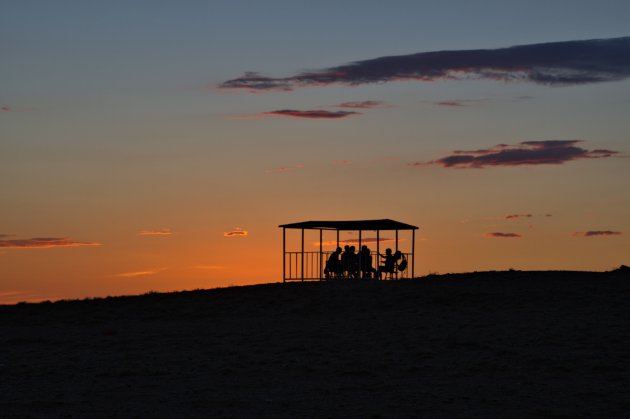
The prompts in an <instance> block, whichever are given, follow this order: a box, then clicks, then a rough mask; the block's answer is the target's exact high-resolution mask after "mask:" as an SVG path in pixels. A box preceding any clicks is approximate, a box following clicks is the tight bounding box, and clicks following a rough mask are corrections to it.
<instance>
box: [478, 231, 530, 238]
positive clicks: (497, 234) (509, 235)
mask: <svg viewBox="0 0 630 419" xmlns="http://www.w3.org/2000/svg"><path fill="white" fill-rule="evenodd" d="M484 237H488V238H491V239H520V238H521V237H523V236H521V235H520V234H517V233H502V232H499V231H495V232H493V233H486V234H484Z"/></svg>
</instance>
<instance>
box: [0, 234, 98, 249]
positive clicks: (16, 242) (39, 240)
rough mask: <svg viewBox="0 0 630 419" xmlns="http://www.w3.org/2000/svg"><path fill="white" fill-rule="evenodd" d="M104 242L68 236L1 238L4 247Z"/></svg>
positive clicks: (58, 245)
mask: <svg viewBox="0 0 630 419" xmlns="http://www.w3.org/2000/svg"><path fill="white" fill-rule="evenodd" d="M101 245H102V243H96V242H81V241H76V240H71V239H70V238H68V237H34V238H31V239H13V240H0V248H4V249H50V248H53V247H79V246H101Z"/></svg>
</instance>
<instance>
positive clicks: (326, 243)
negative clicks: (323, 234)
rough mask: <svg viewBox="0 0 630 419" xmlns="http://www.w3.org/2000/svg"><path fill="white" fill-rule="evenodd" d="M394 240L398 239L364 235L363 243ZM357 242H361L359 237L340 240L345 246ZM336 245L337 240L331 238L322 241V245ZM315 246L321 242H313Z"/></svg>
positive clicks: (341, 244) (399, 240)
mask: <svg viewBox="0 0 630 419" xmlns="http://www.w3.org/2000/svg"><path fill="white" fill-rule="evenodd" d="M393 241H396V240H395V239H392V238H387V237H379V239H378V240H377V238H376V237H363V238H361V245H364V244H370V243H376V242H380V243H386V242H393ZM402 241H403V239H398V242H402ZM357 244H359V239H346V240H339V245H340V246H344V245H349V246H352V245H357ZM336 245H337V240H330V241H323V242H322V246H336ZM313 246H319V242H313Z"/></svg>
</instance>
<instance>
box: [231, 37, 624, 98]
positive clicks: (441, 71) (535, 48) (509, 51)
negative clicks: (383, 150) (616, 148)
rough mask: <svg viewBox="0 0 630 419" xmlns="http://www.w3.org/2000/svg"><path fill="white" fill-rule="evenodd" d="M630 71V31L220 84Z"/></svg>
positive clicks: (570, 77) (554, 78)
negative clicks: (628, 33)
mask: <svg viewBox="0 0 630 419" xmlns="http://www.w3.org/2000/svg"><path fill="white" fill-rule="evenodd" d="M629 76H630V37H623V38H609V39H591V40H579V41H563V42H550V43H542V44H529V45H518V46H512V47H508V48H498V49H476V50H454V51H432V52H421V53H417V54H409V55H398V56H388V57H379V58H374V59H368V60H363V61H357V62H353V63H349V64H345V65H340V66H336V67H331V68H326V69H323V70H318V71H308V72H302V73H299V74H296V75H293V76H289V77H280V78H274V77H266V76H263V75H261V74H259V73H256V72H248V73H245V74H244V75H242V76H241V77H238V78H235V79H232V80H227V81H225V82H223V83H221V84H220V85H219V88H223V89H247V90H249V91H253V92H255V91H265V90H293V89H294V88H297V87H306V86H327V85H331V84H345V85H360V84H368V83H383V82H390V81H397V80H417V81H425V82H427V81H434V80H445V79H446V80H461V79H489V80H500V81H525V82H531V83H537V84H544V85H556V86H564V85H576V84H584V83H594V82H603V81H617V80H623V79H625V78H627V77H629Z"/></svg>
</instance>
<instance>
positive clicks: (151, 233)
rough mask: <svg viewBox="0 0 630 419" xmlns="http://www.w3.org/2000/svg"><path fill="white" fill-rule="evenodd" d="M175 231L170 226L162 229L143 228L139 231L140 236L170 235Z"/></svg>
mask: <svg viewBox="0 0 630 419" xmlns="http://www.w3.org/2000/svg"><path fill="white" fill-rule="evenodd" d="M172 234H173V232H172V231H171V230H170V229H168V228H163V229H160V230H142V231H140V232H138V235H139V236H170V235H172Z"/></svg>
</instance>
